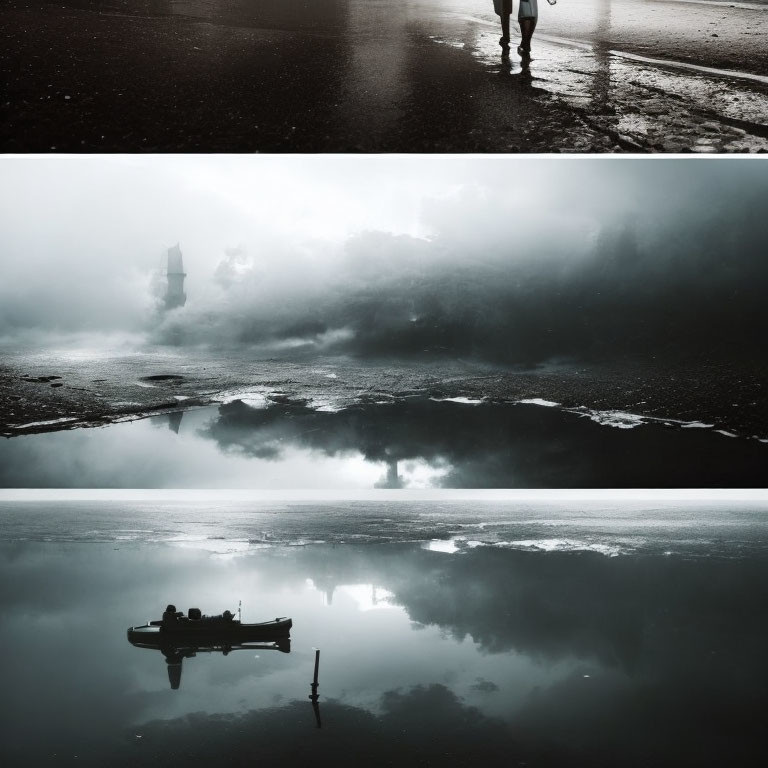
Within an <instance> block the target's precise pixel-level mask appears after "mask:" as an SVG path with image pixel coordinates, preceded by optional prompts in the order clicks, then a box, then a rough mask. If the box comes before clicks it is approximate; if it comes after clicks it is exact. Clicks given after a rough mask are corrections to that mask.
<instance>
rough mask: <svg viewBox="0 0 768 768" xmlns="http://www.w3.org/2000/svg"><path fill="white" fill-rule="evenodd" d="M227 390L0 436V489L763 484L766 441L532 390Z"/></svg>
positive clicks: (695, 485) (733, 485)
mask: <svg viewBox="0 0 768 768" xmlns="http://www.w3.org/2000/svg"><path fill="white" fill-rule="evenodd" d="M243 398H244V400H243ZM224 399H225V401H226V402H223V403H222V405H221V406H219V407H218V409H215V410H214V409H212V408H208V409H197V410H190V411H184V412H183V417H182V411H176V412H174V413H171V414H169V415H165V416H161V417H155V418H153V419H147V420H143V421H134V422H130V423H125V424H119V425H112V426H109V427H105V428H103V429H94V430H90V429H88V430H84V429H80V430H72V431H63V432H52V433H44V434H37V435H25V436H18V437H14V438H13V439H12V440H5V441H1V442H0V487H51V488H56V487H82V488H87V487H97V488H98V487H103V488H174V487H176V488H184V487H187V488H259V489H297V488H307V489H310V488H311V489H359V490H362V489H373V488H391V489H394V488H399V489H403V488H404V489H429V488H668V487H682V488H685V487H691V488H698V487H702V485H703V486H708V487H762V485H763V475H764V471H763V470H764V461H765V457H764V455H763V454H764V446H763V445H762V444H761V443H760V442H759V441H757V440H745V439H736V438H735V437H733V433H729V432H726V431H725V430H710V429H705V428H703V427H704V426H705V425H703V424H702V422H695V421H694V422H683V421H676V420H673V419H661V418H656V417H646V416H643V417H640V416H634V415H632V414H624V413H618V412H613V411H610V412H609V411H591V410H587V409H579V408H573V409H561V408H557V407H555V406H554V405H550V403H549V402H548V401H542V400H540V399H538V398H536V399H532V400H531V401H530V402H527V403H523V402H518V403H499V402H477V403H475V402H471V403H466V402H460V403H457V402H445V401H442V400H440V399H435V398H428V397H423V398H409V399H403V400H393V401H390V402H389V404H382V403H376V404H370V403H365V402H360V401H359V400H357V401H355V402H352V403H350V402H348V401H347V402H344V403H343V404H342V403H341V402H338V401H335V400H334V401H330V400H329V401H328V402H326V403H324V404H323V401H322V398H319V397H318V398H315V399H313V400H312V401H310V402H308V401H307V400H291V398H290V397H288V396H280V395H277V394H274V393H273V394H271V395H269V396H267V395H265V394H262V393H254V392H249V393H239V394H238V393H231V394H230V395H228V396H227V397H225V398H224ZM342 405H343V407H342ZM542 406H549V407H542ZM615 427H619V428H618V429H617V428H615ZM718 433H719V434H718ZM722 434H726V435H727V436H728V437H730V438H731V439H729V440H724V439H723V437H722Z"/></svg>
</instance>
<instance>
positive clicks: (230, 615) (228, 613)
mask: <svg viewBox="0 0 768 768" xmlns="http://www.w3.org/2000/svg"><path fill="white" fill-rule="evenodd" d="M221 615H222V617H223V618H224V621H232V619H234V618H235V614H234V613H232V611H224V613H222V614H221Z"/></svg>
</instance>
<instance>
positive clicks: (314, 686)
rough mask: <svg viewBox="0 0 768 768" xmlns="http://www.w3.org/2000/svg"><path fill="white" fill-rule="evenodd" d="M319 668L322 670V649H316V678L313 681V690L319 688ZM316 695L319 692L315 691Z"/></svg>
mask: <svg viewBox="0 0 768 768" xmlns="http://www.w3.org/2000/svg"><path fill="white" fill-rule="evenodd" d="M319 668H320V649H319V648H316V649H315V677H314V679H313V680H312V687H313V688H317V686H318V682H317V672H318V669H319ZM314 693H317V691H314Z"/></svg>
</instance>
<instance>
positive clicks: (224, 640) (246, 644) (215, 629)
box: [128, 608, 293, 690]
mask: <svg viewBox="0 0 768 768" xmlns="http://www.w3.org/2000/svg"><path fill="white" fill-rule="evenodd" d="M292 626H293V621H292V620H291V619H288V618H277V619H275V620H274V621H263V622H260V623H258V624H243V623H242V622H241V621H239V620H238V619H235V618H234V617H233V615H232V614H231V613H227V614H224V615H222V616H202V615H201V614H200V611H199V610H197V609H196V608H190V610H189V615H188V616H179V617H178V618H177V619H176V620H175V621H172V622H163V621H162V620H159V621H150V622H148V623H147V624H142V625H141V626H138V627H129V628H128V642H129V643H131V645H133V646H135V647H136V648H146V649H148V650H153V651H160V652H161V653H162V654H163V656H164V657H165V661H166V663H167V666H168V680H169V681H170V684H171V688H173V689H174V690H175V689H178V687H179V686H180V685H181V667H182V662H183V661H184V659H189V658H194V657H195V656H197V655H198V654H199V653H221V654H223V655H224V656H227V655H228V654H230V653H231V652H232V651H241V650H250V651H253V650H265V651H280V652H281V653H290V652H291V627H292Z"/></svg>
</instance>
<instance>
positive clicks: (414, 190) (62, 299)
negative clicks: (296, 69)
mask: <svg viewBox="0 0 768 768" xmlns="http://www.w3.org/2000/svg"><path fill="white" fill-rule="evenodd" d="M0 164H1V165H0V167H1V168H2V174H1V175H0V222H1V224H0V232H1V233H2V234H1V235H0V237H1V238H2V249H1V252H0V269H1V270H2V275H3V279H2V281H0V339H2V340H3V341H5V342H12V343H14V342H15V343H19V344H27V343H29V344H31V343H33V342H34V343H40V342H42V343H45V342H46V340H48V339H52V338H57V339H60V338H62V337H66V336H67V335H73V334H81V333H88V334H93V333H111V334H120V333H124V334H134V335H135V338H136V339H138V340H140V341H141V340H144V341H146V342H148V343H172V344H192V343H210V344H215V345H233V346H236V345H257V346H258V345H261V346H264V347H265V348H270V349H273V350H274V349H281V348H286V349H290V348H294V347H296V346H301V345H305V346H308V347H309V348H311V349H316V350H330V351H339V352H347V353H349V352H351V353H355V354H377V353H382V354H390V353H397V352H404V353H414V352H421V351H423V350H430V351H432V350H437V351H443V352H448V353H461V354H471V353H475V354H478V355H479V356H482V357H486V358H497V359H499V360H502V361H519V360H523V359H525V360H535V359H543V358H547V357H551V356H557V355H565V356H567V355H572V354H573V355H578V354H583V353H590V352H595V350H597V353H602V352H606V351H607V352H611V353H612V352H615V351H616V350H617V348H618V347H622V345H625V346H626V351H630V352H631V351H638V350H639V351H647V347H648V345H649V344H650V343H651V340H652V338H653V336H654V334H659V333H662V332H663V333H664V335H665V336H668V334H667V332H666V329H667V327H668V326H670V327H671V329H672V337H673V338H674V337H675V334H676V333H677V334H678V335H679V339H678V343H679V344H681V345H682V344H687V343H688V341H689V340H690V339H691V338H693V337H695V336H696V335H697V334H699V333H700V332H702V333H710V332H713V329H717V333H718V334H719V335H718V340H717V342H718V343H726V344H727V343H730V342H731V341H732V340H733V339H735V338H739V339H741V340H742V341H744V339H745V338H746V336H748V335H749V334H748V333H747V334H746V336H745V332H744V329H745V327H750V328H753V329H756V328H761V327H763V325H764V324H765V317H764V315H765V313H764V311H762V310H761V309H760V307H761V305H762V299H760V301H758V298H759V296H761V295H762V291H763V290H764V288H765V286H766V278H768V272H766V267H765V259H764V257H763V252H764V243H765V240H766V235H767V234H768V228H767V224H766V221H765V218H766V217H765V216H764V206H765V200H766V199H767V198H766V193H767V192H768V173H766V171H768V165H767V164H766V161H763V160H762V159H755V158H752V159H739V158H736V159H716V160H704V159H690V160H683V159H664V160H662V161H659V160H652V159H642V160H640V159H614V158H611V159H576V158H571V159H563V158H553V159H541V158H535V159H533V158H530V159H529V158H513V157H484V158H445V157H439V156H438V157H429V156H404V157H392V156H389V157H375V156H373V157H366V156H294V157H275V156H273V157H260V156H247V157H243V156H157V157H146V158H142V157H127V156H123V157H87V156H81V157H77V156H73V157H39V158H8V157H6V158H3V159H2V160H1V161H0ZM177 242H179V243H180V245H181V250H182V252H183V256H184V264H185V268H186V270H187V273H188V278H187V283H186V291H187V295H188V301H187V304H186V306H185V307H184V308H182V309H178V310H173V311H172V312H163V311H161V309H160V303H161V302H160V296H161V294H162V291H163V289H164V283H163V277H162V268H163V266H164V254H165V249H166V248H167V247H169V246H171V245H174V244H175V243H177ZM619 337H620V338H619ZM747 341H748V339H747Z"/></svg>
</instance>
